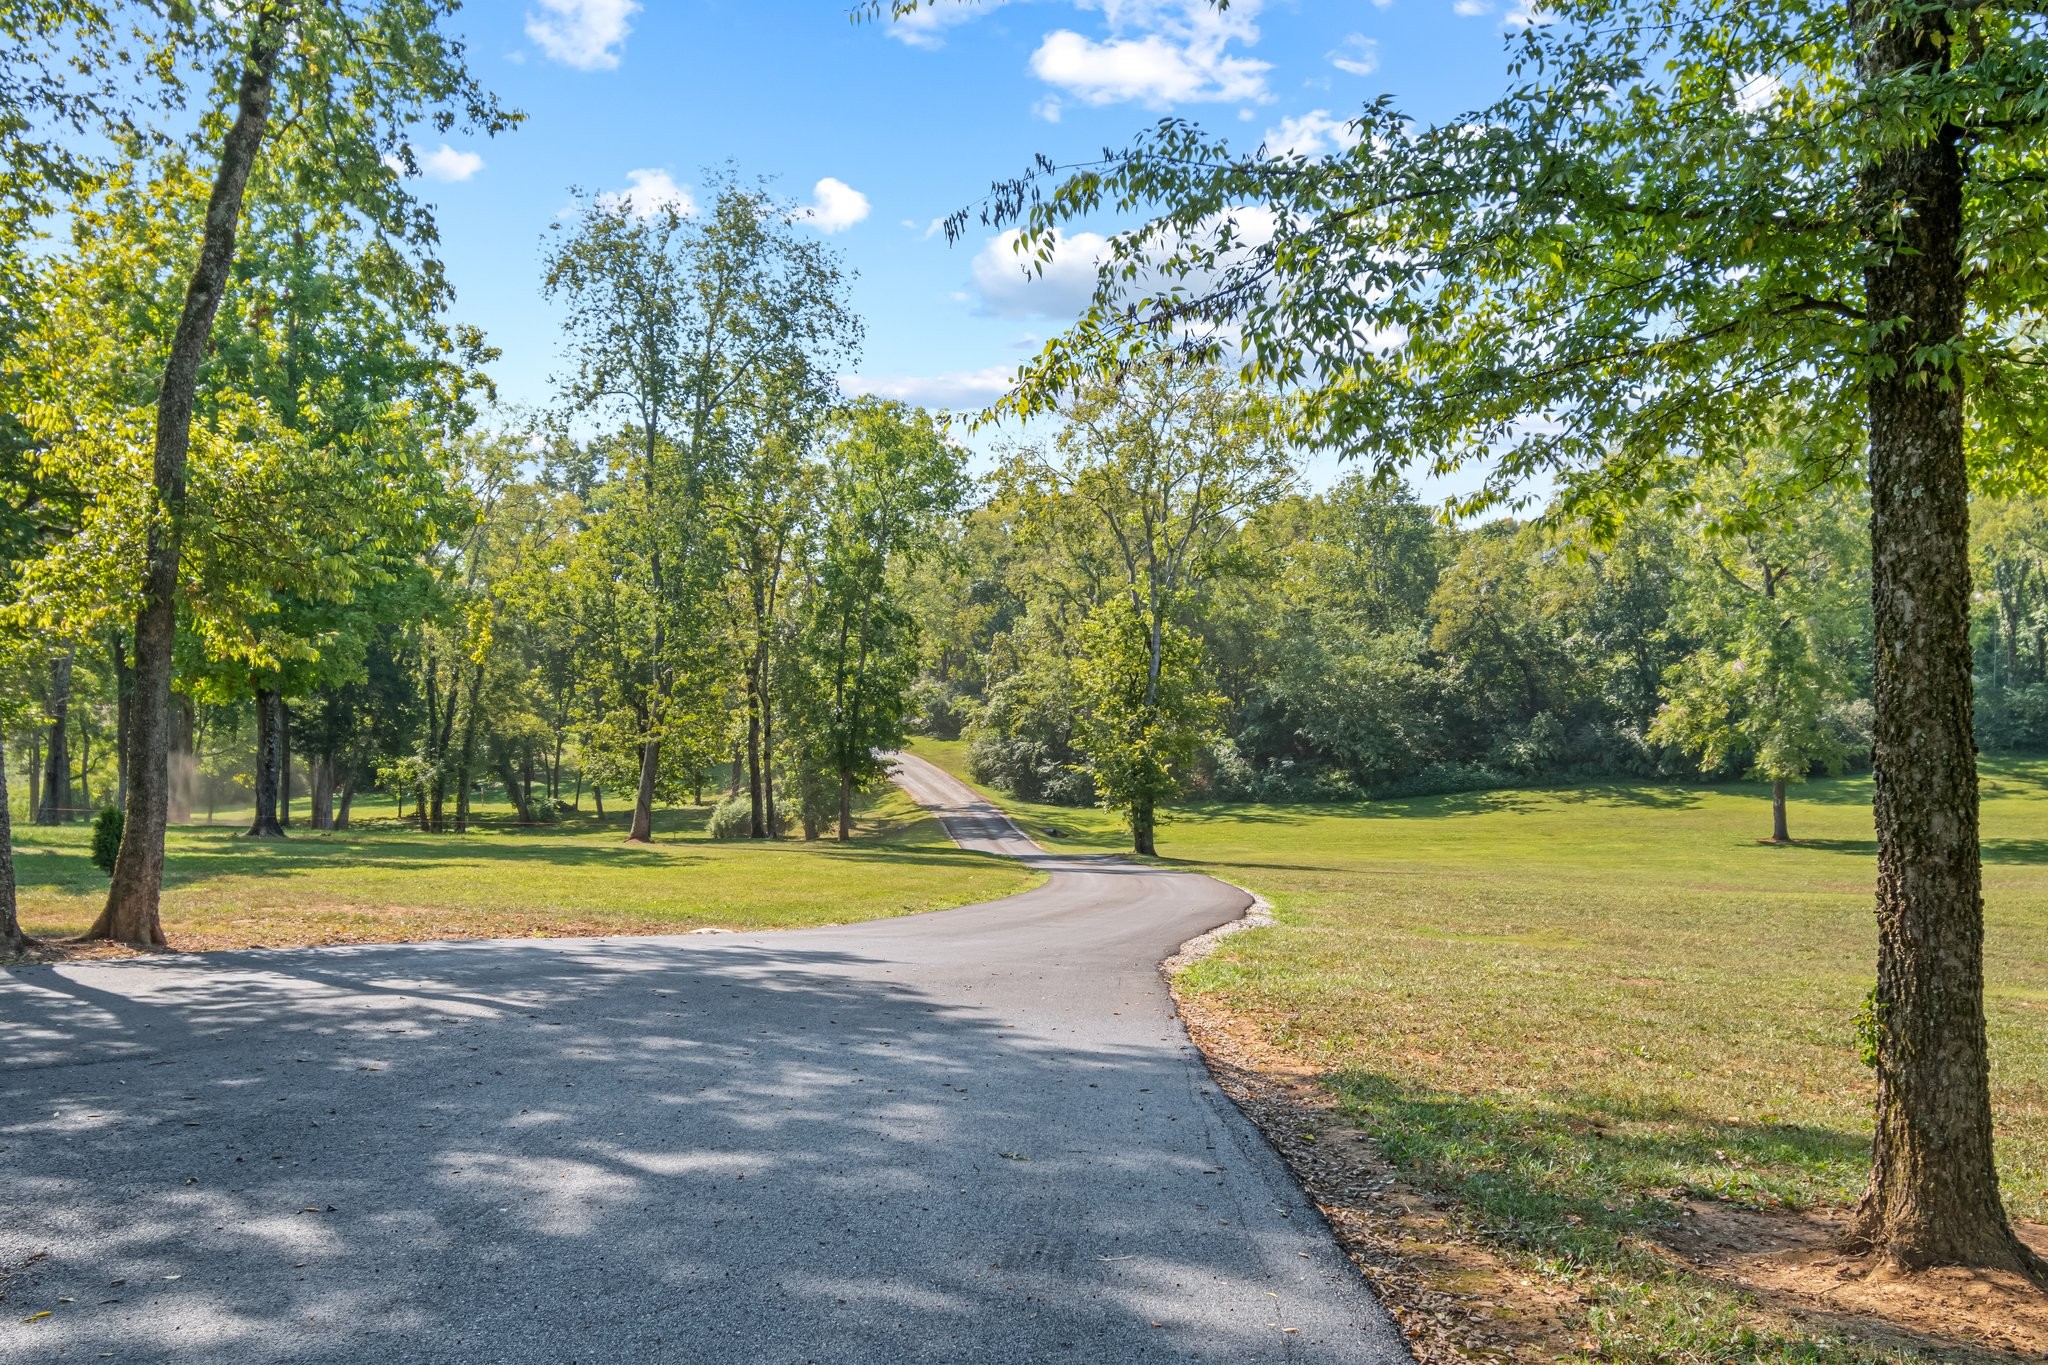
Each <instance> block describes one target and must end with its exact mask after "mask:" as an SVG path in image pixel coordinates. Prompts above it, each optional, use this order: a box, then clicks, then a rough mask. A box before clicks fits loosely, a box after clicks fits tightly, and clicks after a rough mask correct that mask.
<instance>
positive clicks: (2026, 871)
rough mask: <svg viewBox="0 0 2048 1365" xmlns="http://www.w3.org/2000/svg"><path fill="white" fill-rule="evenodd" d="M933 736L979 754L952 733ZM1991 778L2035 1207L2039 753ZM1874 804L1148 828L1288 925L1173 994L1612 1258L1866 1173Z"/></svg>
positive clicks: (1102, 821) (1574, 1240)
mask: <svg viewBox="0 0 2048 1365" xmlns="http://www.w3.org/2000/svg"><path fill="white" fill-rule="evenodd" d="M916 751H917V752H918V753H920V754H923V755H925V756H926V757H929V758H931V759H933V761H935V762H941V763H944V764H946V765H947V766H949V767H952V768H954V769H955V770H956V771H962V772H963V775H964V767H965V764H964V758H965V755H964V750H963V748H962V746H960V745H957V744H954V745H945V744H931V743H920V744H918V745H917V746H916ZM1982 790H1983V839H1984V859H1985V900H1986V920H1987V933H1986V945H1985V953H1986V963H1985V967H1986V977H1987V983H1988V985H1987V992H1988V1013H1989V1021H1990V1033H1991V1048H1992V1066H1993V1085H1994V1102H1995V1105H1996V1109H1997V1139H1998V1153H1999V1163H2000V1168H2001V1174H2002V1179H2003V1185H2004V1190H2005V1196H2006V1200H2007V1204H2008V1206H2009V1207H2010V1209H2011V1210H2012V1212H2013V1213H2014V1214H2015V1215H2016V1216H2019V1217H2024V1218H2030V1219H2048V762H2038V761H2015V760H1987V761H1986V762H1985V764H1984V769H1983V788H1982ZM1869 803H1870V783H1869V780H1868V779H1867V778H1845V779H1839V780H1830V781H1820V782H1813V783H1810V784H1808V785H1806V786H1805V787H1802V788H1795V789H1794V799H1793V806H1792V813H1791V819H1792V832H1793V835H1794V836H1795V838H1796V839H1797V840H1798V841H1799V842H1798V843H1797V844H1796V845H1795V846H1793V847H1783V848H1781V847H1774V846H1772V845H1770V844H1768V843H1766V842H1760V841H1759V836H1760V835H1768V834H1769V832H1770V808H1769V803H1768V801H1767V800H1766V798H1765V794H1764V792H1763V790H1762V789H1761V788H1755V787H1749V786H1742V785H1731V786H1726V787H1692V786H1668V785H1654V784H1622V783H1615V784H1601V785H1595V786H1589V787H1584V788H1578V789H1570V790H1536V791H1503V792H1487V793H1473V794H1465V795H1457V796H1444V797H1432V798H1418V799H1409V800H1398V801H1385V802H1370V803H1365V804H1362V805H1357V806H1346V807H1298V806H1297V807H1270V806H1253V807H1234V806H1211V807H1199V806H1198V807H1196V808H1194V809H1191V810H1188V811H1185V812H1183V813H1182V816H1181V818H1180V819H1178V820H1176V821H1175V822H1174V823H1172V824H1170V825H1167V826H1165V827H1164V828H1162V829H1161V830H1160V834H1159V847H1160V850H1161V853H1162V855H1164V860H1165V861H1169V862H1184V863H1188V864H1192V865H1194V866H1197V867H1200V868H1202V869H1204V870H1207V871H1210V872H1213V873H1215V874H1216V875H1218V876H1220V877H1223V878H1226V879H1227V880H1230V881H1233V882H1236V883H1238V884H1240V885H1243V886H1247V887H1250V888H1252V889H1254V890H1256V891H1259V892H1261V893H1263V894H1264V895H1266V896H1267V897H1268V898H1270V899H1271V900H1272V901H1273V902H1274V903H1275V906H1276V907H1277V911H1278V919H1279V922H1278V924H1277V925H1276V926H1275V927H1273V928H1271V929H1269V930H1265V931H1263V932H1260V933H1254V934H1247V935H1244V936H1241V937H1236V938H1231V939H1228V940H1226V941H1225V943H1224V946H1223V947H1222V948H1221V950H1220V951H1219V952H1217V953H1216V954H1215V955H1214V956H1212V957H1210V958H1208V959H1207V960H1206V961H1204V962H1202V963H1200V964H1198V965H1196V966H1195V967H1193V968H1191V969H1190V970H1189V971H1188V972H1187V973H1186V974H1185V975H1184V976H1183V977H1182V980H1181V984H1182V988H1183V990H1186V991H1192V992H1194V993H1196V994H1198V995H1201V996H1205V997H1208V998H1210V1000H1211V1001H1213V1002H1214V1003H1219V1004H1222V1005H1225V1006H1227V1007H1228V1008H1229V1009H1230V1010H1231V1011H1232V1012H1234V1013H1236V1014H1239V1015H1241V1016H1244V1017H1247V1018H1249V1019H1251V1020H1253V1021H1255V1022H1256V1023H1257V1024H1258V1025H1259V1026H1260V1027H1261V1029H1262V1031H1263V1032H1264V1034H1265V1035H1266V1036H1267V1038H1268V1039H1269V1040H1270V1041H1272V1042H1274V1043H1276V1044H1278V1045H1280V1046H1282V1047H1284V1048H1285V1049H1287V1050H1288V1051H1290V1052H1291V1053H1293V1054H1295V1055H1297V1056H1299V1057H1301V1058H1303V1059H1305V1060H1307V1061H1309V1062H1311V1063H1312V1064H1314V1065H1316V1066H1317V1067H1319V1068H1320V1069H1321V1070H1322V1072H1323V1074H1324V1075H1325V1076H1326V1077H1327V1079H1328V1081H1329V1083H1330V1084H1331V1085H1332V1086H1333V1087H1334V1088H1335V1089H1336V1090H1337V1092H1338V1094H1339V1095H1340V1096H1341V1098H1342V1099H1343V1101H1344V1102H1345V1103H1346V1105H1347V1106H1349V1107H1350V1108H1351V1109H1352V1111H1353V1114H1354V1117H1356V1118H1358V1119H1360V1120H1362V1121H1363V1122H1364V1123H1365V1124H1366V1126H1369V1127H1370V1128H1372V1129H1373V1130H1374V1131H1375V1132H1376V1133H1378V1134H1379V1138H1380V1142H1381V1145H1382V1147H1383V1149H1384V1150H1385V1151H1386V1154H1387V1155H1388V1156H1389V1157H1390V1158H1391V1159H1393V1160H1395V1161H1396V1162H1397V1163H1399V1164H1400V1165H1402V1166H1403V1167H1404V1168H1406V1169H1407V1170H1408V1171H1410V1172H1411V1173H1412V1174H1413V1175H1415V1176H1416V1177H1418V1178H1419V1179H1421V1180H1423V1181H1425V1182H1426V1183H1429V1184H1431V1185H1433V1186H1435V1187H1437V1188H1439V1189H1442V1190H1444V1191H1446V1192H1448V1193H1452V1194H1454V1195H1456V1196H1457V1197H1458V1199H1459V1202H1460V1206H1461V1207H1462V1208H1463V1210H1464V1211H1465V1213H1466V1215H1467V1216H1468V1217H1469V1219H1470V1220H1471V1221H1472V1222H1473V1223H1474V1224H1475V1225H1477V1226H1478V1227H1479V1228H1481V1229H1482V1230H1484V1231H1485V1232H1487V1233H1488V1234H1490V1235H1491V1236H1492V1237H1493V1238H1494V1239H1496V1240H1499V1241H1502V1242H1505V1243H1507V1244H1509V1245H1514V1246H1519V1247H1522V1248H1525V1249H1527V1250H1528V1251H1529V1252H1531V1253H1532V1254H1536V1255H1539V1256H1540V1257H1543V1258H1550V1259H1552V1260H1554V1261H1555V1262H1557V1263H1561V1264H1578V1265H1581V1266H1596V1265H1597V1266H1605V1267H1608V1268H1609V1269H1612V1268H1614V1267H1615V1266H1616V1265H1617V1264H1618V1262H1617V1258H1620V1260H1624V1261H1625V1260H1626V1259H1627V1251H1626V1248H1627V1243H1628V1235H1629V1234H1630V1233H1631V1232H1634V1231H1639V1230H1642V1229H1643V1228H1644V1227H1645V1226H1647V1225H1652V1224H1655V1223H1658V1222H1661V1221H1664V1220H1666V1219H1668V1218H1669V1217H1670V1216H1671V1214H1672V1212H1673V1203H1672V1200H1673V1199H1675V1198H1676V1197H1677V1196H1678V1195H1680V1194H1713V1195H1721V1196H1726V1197H1732V1198H1735V1199H1739V1200H1741V1201H1744V1202H1747V1203H1753V1204H1763V1205H1771V1204H1777V1203H1784V1204H1789V1205H1793V1206H1801V1207H1806V1206H1813V1205H1817V1204H1830V1203H1832V1204H1842V1203H1848V1202H1851V1201H1853V1200H1854V1198H1855V1197H1856V1195H1857V1194H1858V1192H1859V1191H1860V1189H1861V1186H1862V1183H1863V1180H1864V1177H1865V1174H1866V1171H1867V1162H1868V1159H1869V1135H1870V1126H1871V1125H1870V1103H1871V1098H1872V1094H1873V1083H1872V1076H1871V1073H1870V1072H1869V1070H1867V1069H1866V1068H1865V1067H1864V1066H1863V1065H1862V1063H1861V1062H1860V1061H1859V1060H1858V1057H1857V1048H1856V1040H1855V1025H1854V1018H1855V1015H1856V1013H1857V1010H1858V1007H1859V1006H1860V1004H1861V1003H1862V1001H1863V1000H1864V997H1865V994H1866V993H1867V992H1868V991H1869V989H1870V987H1871V985H1872V983H1873V980H1874V975H1875V973H1874V967H1873V961H1874V957H1875V952H1876V928H1875V923H1874V920H1873V918H1872V913H1871V901H1872V890H1873V886H1874V884H1875V878H1876V847H1875V842H1874V837H1873V827H1872V819H1871V813H1870V804H1869ZM1005 804H1006V805H1008V806H1009V807H1010V809H1011V810H1012V811H1013V812H1014V813H1015V814H1017V815H1018V816H1019V818H1020V821H1021V823H1023V824H1024V825H1025V826H1026V828H1027V829H1029V830H1030V831H1031V832H1033V833H1034V834H1035V835H1037V836H1039V837H1040V838H1041V839H1042V840H1043V841H1044V842H1046V843H1047V844H1048V845H1050V846H1053V847H1063V848H1070V849H1083V848H1086V849H1108V848H1116V847H1120V846H1121V839H1122V831H1121V829H1120V827H1119V826H1118V825H1117V823H1116V821H1115V820H1114V819H1113V818H1112V817H1109V816H1107V815H1106V814H1104V813H1103V812H1101V811H1076V810H1071V809H1067V808H1063V807H1050V806H1033V805H1028V804H1020V803H1016V802H1006V803H1005ZM1049 829H1056V830H1058V831H1059V834H1058V835H1057V836H1051V835H1048V834H1047V831H1048V830H1049ZM1668 1306H1669V1305H1665V1306H1664V1307H1667V1308H1668ZM1644 1308H1645V1311H1650V1309H1651V1306H1650V1305H1647V1304H1646V1305H1644ZM1656 1311H1663V1309H1662V1308H1659V1309H1657V1310H1656ZM1612 1326H1613V1329H1614V1330H1616V1331H1623V1330H1625V1324H1622V1323H1614V1324H1612ZM1667 1346H1668V1341H1667ZM1627 1353H1628V1352H1626V1351H1623V1352H1622V1354H1627Z"/></svg>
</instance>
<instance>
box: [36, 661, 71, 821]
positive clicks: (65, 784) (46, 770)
mask: <svg viewBox="0 0 2048 1365" xmlns="http://www.w3.org/2000/svg"><path fill="white" fill-rule="evenodd" d="M70 736H71V651H70V650H68V649H67V650H65V651H64V652H63V653H62V654H59V655H58V656H57V657H56V658H54V659H52V660H50V749H49V752H48V753H46V754H44V755H43V800H42V804H41V805H39V806H37V807H36V823H37V824H39V825H61V824H63V823H64V822H65V821H66V820H68V819H70V818H71V743H70Z"/></svg>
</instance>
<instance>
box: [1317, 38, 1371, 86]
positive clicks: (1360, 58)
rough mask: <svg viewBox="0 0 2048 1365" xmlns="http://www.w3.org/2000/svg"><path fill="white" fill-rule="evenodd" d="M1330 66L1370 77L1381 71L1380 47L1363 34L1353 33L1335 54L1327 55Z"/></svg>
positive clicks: (1355, 74)
mask: <svg viewBox="0 0 2048 1365" xmlns="http://www.w3.org/2000/svg"><path fill="white" fill-rule="evenodd" d="M1324 55H1325V56H1327V57H1328V58H1329V59H1330V65H1331V66H1334V67H1336V68H1337V69H1338V70H1339V71H1345V72H1349V73H1350V74H1351V75H1354V76H1370V75H1371V74H1372V73H1373V72H1375V71H1377V70H1379V69H1380V45H1379V44H1378V43H1376V42H1374V41H1373V40H1372V39H1370V38H1368V37H1366V36H1365V35H1364V34H1363V33H1353V34H1350V35H1348V36H1347V37H1346V38H1345V39H1344V45H1343V46H1342V47H1340V48H1338V49H1337V50H1336V51H1335V52H1329V53H1325V54H1324Z"/></svg>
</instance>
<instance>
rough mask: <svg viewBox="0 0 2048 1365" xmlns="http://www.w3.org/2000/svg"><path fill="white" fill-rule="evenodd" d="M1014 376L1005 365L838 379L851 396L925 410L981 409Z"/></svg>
mask: <svg viewBox="0 0 2048 1365" xmlns="http://www.w3.org/2000/svg"><path fill="white" fill-rule="evenodd" d="M1014 377H1015V373H1014V371H1012V370H1011V369H1010V368H1009V367H1008V366H1004V365H990V366H989V367H988V368H987V369H982V370H949V371H947V372H946V373H944V374H928V375H911V374H901V375H862V374H843V375H840V376H839V387H840V388H841V389H843V390H844V391H846V392H847V393H850V394H863V393H867V394H873V395H874V396H875V397H877V398H894V399H896V400H897V401H898V402H903V403H915V404H917V405H918V406H919V407H926V408H983V407H987V406H988V405H989V404H990V403H992V402H994V401H995V400H996V399H998V398H1000V397H1002V396H1003V394H1004V393H1005V392H1007V391H1008V390H1009V387H1010V384H1011V381H1012V380H1013V379H1014Z"/></svg>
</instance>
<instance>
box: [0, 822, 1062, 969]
mask: <svg viewBox="0 0 2048 1365" xmlns="http://www.w3.org/2000/svg"><path fill="white" fill-rule="evenodd" d="M21 804H25V803H21ZM380 804H381V806H382V808H381V809H379V805H378V804H370V803H365V804H364V805H359V806H358V808H357V820H356V824H357V828H355V829H353V830H351V831H348V832H346V833H340V834H320V833H316V832H314V831H311V830H307V829H304V828H303V827H301V828H297V829H295V830H294V831H293V834H292V837H291V838H289V839H287V840H284V841H282V842H273V841H267V840H250V839H245V838H243V837H241V834H240V829H241V828H242V826H243V825H244V824H245V823H246V812H235V813H229V812H218V813H217V818H219V819H220V820H221V821H222V823H219V824H216V825H213V826H206V825H182V826H177V827H175V828H174V829H173V831H172V833H171V837H170V839H169V841H168V849H169V871H168V876H167V878H166V888H165V895H164V927H165V932H166V933H167V934H168V935H169V937H170V939H171V941H172V943H173V944H174V945H176V946H178V947H183V948H194V949H200V948H224V947H243V946H249V945H252V944H266V945H273V946H277V945H286V944H318V943H360V942H388V941H403V940H424V939H437V938H477V937H503V936H523V935H528V934H544V935H550V936H553V935H563V934H620V933H673V932H681V931H687V930H690V929H700V928H724V929H784V928H799V927H803V926H807V925H818V924H835V923H843V922H847V921H852V920H862V919H874V918H878V917H881V916H885V915H898V914H906V913H911V912H915V911H923V910H936V909H943V908H946V907H949V906H955V905H965V904H969V903H972V902H975V901H981V900H987V899H991V898H994V897H998V896H1004V895H1008V894H1010V893H1012V892H1014V891H1019V890H1022V889H1024V888H1026V887H1028V886H1030V885H1032V884H1034V882H1035V881H1036V880H1037V879H1036V877H1035V876H1034V875H1033V874H1031V873H1029V872H1026V871H1025V870H1024V869H1022V868H1019V867H1018V866H1017V865H1016V864H1014V863H1010V862H1006V861H1004V860H1001V859H996V858H991V857H985V856H982V855H979V854H969V853H964V852H962V851H960V850H959V849H956V848H954V847H953V845H952V842H951V841H950V840H949V839H947V838H946V836H945V833H944V831H943V830H941V829H940V828H939V825H938V822H937V821H935V820H932V819H930V818H928V817H926V816H924V815H923V814H922V813H921V812H920V811H918V809H917V808H916V807H915V806H913V805H912V804H911V803H910V802H909V801H908V800H907V799H906V798H904V797H903V796H902V795H901V794H900V793H898V792H897V791H896V790H895V789H894V788H889V789H887V790H886V791H883V792H879V793H877V794H876V796H875V797H874V798H873V799H872V800H871V801H870V802H869V803H868V805H867V806H866V808H865V809H864V810H863V811H862V813H861V819H860V826H859V829H858V831H857V837H856V839H855V840H854V842H853V843H851V844H849V845H847V846H845V847H841V846H839V845H838V844H836V843H833V842H829V841H826V842H819V843H815V844H806V843H804V842H802V841H800V840H794V839H788V840H780V841H776V842H773V843H768V844H752V843H746V842H738V843H720V842H713V841H712V840H711V839H710V838H709V837H708V836H707V835H706V833H705V824H706V821H707V819H708V817H709V813H710V812H709V808H708V807H703V808H684V809H681V810H674V811H658V812H657V813H656V817H655V843H654V844H653V845H652V846H651V847H628V846H627V845H626V844H625V843H624V838H625V817H624V816H623V814H621V813H620V812H618V811H617V810H614V811H613V812H612V814H611V816H610V818H609V819H607V820H606V821H604V822H599V821H598V820H597V819H595V817H594V816H592V815H590V814H587V813H586V814H571V815H567V816H564V817H563V818H562V819H561V820H560V821H559V822H555V823H550V824H546V825H540V826H535V827H526V828H521V827H518V826H516V825H514V824H513V823H512V821H511V818H510V811H509V808H506V807H504V806H502V805H491V804H485V805H484V806H482V807H481V808H480V809H479V811H478V819H477V821H476V823H475V826H474V827H473V829H472V831H471V832H470V833H468V834H460V835H458V834H452V833H451V834H421V833H419V832H418V831H417V830H416V829H412V828H409V827H408V826H406V825H404V824H401V823H399V822H398V821H396V820H395V819H393V818H392V814H393V812H392V810H391V808H390V806H389V805H388V803H380ZM303 814H304V811H303V806H302V807H301V811H300V815H301V817H302V818H303ZM231 818H233V823H228V821H229V820H230V819H231ZM14 832H15V841H16V843H15V867H16V875H17V878H18V879H19V881H20V885H21V911H22V920H23V925H24V927H25V928H26V929H27V930H28V932H29V933H30V934H32V935H34V936H36V937H38V938H45V939H59V938H64V937H69V936H73V935H76V934H78V933H80V932H82V931H83V930H84V929H85V928H86V927H87V926H88V925H89V924H90V923H91V921H92V918H93V916H94V914H95V913H97V911H98V910H99V907H100V903H101V900H102V898H103V897H104V896H105V894H106V885H107V880H106V877H105V876H104V875H102V874H101V872H100V871H99V869H98V868H96V867H94V866H93V864H92V861H91V859H90V857H89V854H88V850H89V846H90V831H89V829H88V828H87V827H86V826H84V825H66V826H60V827H57V828H55V829H43V828H37V827H35V826H32V825H17V826H16V827H15V831H14Z"/></svg>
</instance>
